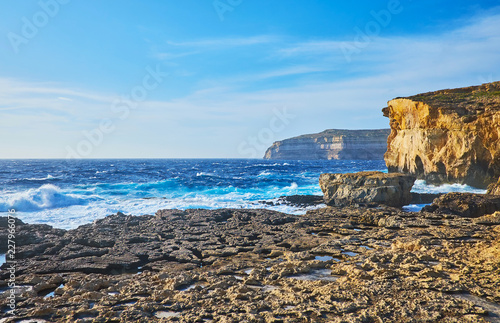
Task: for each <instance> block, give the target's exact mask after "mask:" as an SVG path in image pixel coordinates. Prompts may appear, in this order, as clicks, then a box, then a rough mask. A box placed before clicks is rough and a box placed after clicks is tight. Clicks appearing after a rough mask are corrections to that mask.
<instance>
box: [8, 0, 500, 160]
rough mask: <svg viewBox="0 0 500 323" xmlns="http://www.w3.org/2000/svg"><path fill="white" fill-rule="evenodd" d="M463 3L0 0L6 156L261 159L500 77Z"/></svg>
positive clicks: (495, 52) (481, 19)
mask: <svg viewBox="0 0 500 323" xmlns="http://www.w3.org/2000/svg"><path fill="white" fill-rule="evenodd" d="M499 26H500V6H499V3H498V1H497V0H495V1H487V0H484V1H470V0H454V1H448V0H432V1H431V0H418V1H417V0H400V1H399V0H384V1H374V0H370V1H368V0H358V1H327V0H296V1H290V0H273V1H268V0H183V1H175V0H149V1H139V0H136V1H132V0H121V1H117V0H115V1H112V0H108V1H98V0H38V1H31V0H22V1H9V0H0V138H1V139H0V158H9V159H13V158H261V157H262V156H263V155H264V152H265V150H266V148H267V147H269V146H270V145H271V144H272V143H273V142H274V141H276V140H282V139H285V138H289V137H293V136H298V135H302V134H306V133H316V132H320V131H323V130H325V129H380V128H388V127H389V120H388V119H387V118H384V117H383V115H382V112H381V109H382V108H383V107H385V106H386V105H387V101H389V100H391V99H393V98H395V97H402V96H409V95H414V94H418V93H422V92H428V91H434V90H439V89H445V88H455V87H462V86H470V85H479V84H482V83H486V82H492V81H498V80H500V33H498V29H499Z"/></svg>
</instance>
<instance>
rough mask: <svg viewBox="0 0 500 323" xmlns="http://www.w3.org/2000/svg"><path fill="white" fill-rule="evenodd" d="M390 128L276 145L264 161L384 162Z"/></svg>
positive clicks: (323, 135) (326, 134) (333, 132)
mask: <svg viewBox="0 0 500 323" xmlns="http://www.w3.org/2000/svg"><path fill="white" fill-rule="evenodd" d="M389 133H390V129H378V130H336V129H330V130H325V131H323V132H320V133H317V134H312V135H303V136H299V137H294V138H290V139H285V140H283V141H277V142H275V143H274V144H273V145H272V146H271V147H270V148H268V149H267V151H266V154H265V156H264V159H289V160H294V159H302V160H308V159H309V160H310V159H343V160H348V159H363V160H377V159H383V158H384V157H383V156H384V153H385V151H386V149H387V136H388V135H389Z"/></svg>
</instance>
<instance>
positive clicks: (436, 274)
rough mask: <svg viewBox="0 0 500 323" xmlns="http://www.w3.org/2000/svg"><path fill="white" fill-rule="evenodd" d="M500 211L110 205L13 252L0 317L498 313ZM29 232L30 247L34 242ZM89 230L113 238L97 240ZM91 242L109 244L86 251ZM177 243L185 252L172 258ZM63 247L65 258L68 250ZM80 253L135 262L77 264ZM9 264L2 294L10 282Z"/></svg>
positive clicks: (232, 318) (480, 318) (461, 316)
mask: <svg viewBox="0 0 500 323" xmlns="http://www.w3.org/2000/svg"><path fill="white" fill-rule="evenodd" d="M499 215H500V213H499V212H497V213H495V214H492V215H485V216H483V217H480V218H475V219H473V220H471V219H469V218H464V217H462V216H457V215H453V214H451V213H428V212H419V213H416V212H404V211H402V210H400V209H397V208H392V207H386V206H380V207H378V208H365V207H359V206H356V207H351V206H347V207H325V208H321V209H316V210H311V211H308V213H307V214H306V215H289V214H283V213H279V212H273V211H268V210H187V211H179V210H161V211H158V212H157V214H156V216H137V217H131V216H124V215H113V216H110V217H108V218H106V219H103V220H99V221H96V222H95V223H94V224H91V225H87V226H82V227H79V228H77V229H75V230H71V231H64V230H61V231H62V232H63V234H62V235H60V236H57V235H50V234H49V235H47V237H46V238H45V237H44V236H39V238H40V243H42V244H48V243H50V242H52V243H53V244H54V247H53V248H58V249H57V250H56V251H55V252H54V250H49V249H45V250H43V249H40V251H39V253H38V254H36V253H33V254H35V255H34V256H32V257H30V258H29V259H26V258H22V259H21V258H19V259H17V266H18V268H19V271H17V272H16V284H17V285H18V288H17V289H16V315H15V316H13V315H11V314H9V313H7V312H6V311H3V312H1V313H0V320H2V319H4V318H6V319H7V321H9V322H10V321H16V322H17V321H23V320H29V321H40V322H44V321H46V322H87V321H89V322H90V321H92V322H165V321H177V322H202V321H207V320H208V321H217V322H276V321H283V322H297V321H300V322H382V321H383V322H417V321H418V322H437V321H439V322H441V321H442V322H487V320H489V321H495V319H497V318H498V317H500V316H499V315H498V314H499V309H500V263H499V262H498V259H500V258H499V257H500V226H499V225H498V223H499V222H498V221H499ZM0 223H2V219H1V218H0ZM377 224H382V225H383V226H380V227H377ZM36 228H37V226H36V225H30V224H25V225H20V226H19V227H18V228H17V229H18V230H17V233H19V234H22V235H23V236H26V235H27V233H28V232H29V233H33V232H34V230H35V229H36ZM4 231H6V227H2V226H0V233H3V232H4ZM45 232H48V233H50V232H52V231H51V230H46V231H45ZM141 236H142V237H144V239H140V238H138V237H141ZM68 239H69V241H70V242H71V243H67V244H66V245H65V244H64V243H63V242H66V241H68ZM32 241H33V242H32V243H28V244H26V245H24V246H23V249H24V250H25V251H27V252H29V251H30V250H35V249H36V250H39V249H37V245H38V242H37V241H36V240H32ZM89 241H107V242H104V243H102V244H100V243H97V244H95V243H93V242H92V243H91V244H92V246H88V245H86V244H87V242H89ZM80 242H83V243H84V244H79V243H80ZM111 242H113V243H111ZM85 248H90V250H94V248H95V249H109V252H108V253H106V254H104V255H102V256H96V255H95V254H92V255H91V254H87V255H86V254H84V253H82V251H83V250H87V249H85ZM177 250H182V253H184V252H185V253H186V255H189V256H188V257H186V258H182V259H181V258H177V257H174V256H173V255H172V253H173V252H175V251H177ZM186 250H188V251H186ZM49 251H50V253H48V252H49ZM209 251H210V252H209ZM211 251H214V252H211ZM72 253H74V254H75V255H76V254H78V255H80V256H81V257H80V258H74V257H72V256H71V254H72ZM62 254H64V257H65V258H66V257H69V258H67V259H66V260H62V259H61V258H62V257H61V256H62ZM207 256H208V257H209V258H212V260H211V261H208V258H206V257H207ZM193 257H194V258H193ZM137 259H139V260H137ZM120 261H121V263H120ZM137 261H139V263H137ZM185 261H187V262H185ZM53 263H55V264H60V265H61V266H63V267H62V268H63V269H64V270H61V268H58V267H56V266H54V265H53ZM82 263H85V264H90V265H92V264H94V266H97V264H99V266H101V265H105V266H107V265H109V264H114V265H115V266H118V265H120V267H119V268H125V267H127V266H128V267H131V268H135V269H136V270H137V271H135V272H126V271H120V270H116V271H113V268H112V267H111V268H108V271H107V272H105V273H104V272H95V271H88V272H86V271H84V272H82V270H81V269H82V265H81V264H82ZM4 266H5V267H6V266H7V265H4ZM134 266H135V267H134ZM137 266H139V267H140V268H139V267H137ZM5 267H2V271H1V274H2V275H3V276H2V277H0V287H1V289H0V299H1V301H2V304H6V303H7V299H6V297H7V296H8V295H9V289H8V288H7V282H8V279H6V278H7V276H5V272H6V271H5ZM89 268H92V270H95V269H96V268H97V267H89ZM99 268H100V267H99ZM115 268H116V267H115ZM50 269H51V270H54V271H55V272H47V270H50ZM2 291H4V292H3V293H2ZM51 292H53V294H52V295H51V294H47V293H51ZM5 309H7V307H5ZM2 321H3V320H2Z"/></svg>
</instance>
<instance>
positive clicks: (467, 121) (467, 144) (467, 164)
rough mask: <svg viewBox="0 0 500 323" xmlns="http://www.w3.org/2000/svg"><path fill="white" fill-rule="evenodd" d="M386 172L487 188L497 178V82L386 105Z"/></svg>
mask: <svg viewBox="0 0 500 323" xmlns="http://www.w3.org/2000/svg"><path fill="white" fill-rule="evenodd" d="M382 111H383V113H384V116H386V117H388V118H389V119H390V126H391V134H390V136H389V138H388V141H387V152H386V154H385V156H384V157H385V161H386V164H387V167H388V168H389V171H398V172H405V173H411V174H415V175H417V177H418V178H423V179H426V180H427V181H430V182H435V183H440V182H458V183H466V184H469V185H472V186H476V187H480V188H486V187H487V186H488V184H490V183H492V182H494V181H496V180H497V179H498V178H499V177H500V139H499V138H500V82H495V83H488V84H483V85H481V86H473V87H467V88H460V89H453V90H442V91H437V92H430V93H425V94H420V95H416V96H412V97H408V98H397V99H394V100H392V101H389V102H388V107H386V108H384V109H383V110H382Z"/></svg>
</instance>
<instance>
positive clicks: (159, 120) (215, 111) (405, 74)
mask: <svg viewBox="0 0 500 323" xmlns="http://www.w3.org/2000/svg"><path fill="white" fill-rule="evenodd" d="M499 21H500V15H498V14H496V13H493V14H492V13H490V14H489V15H483V16H480V17H479V16H478V17H474V18H471V19H470V20H468V21H467V24H466V25H465V24H464V25H463V26H462V27H460V28H459V29H456V30H452V31H448V32H443V33H442V34H438V35H432V36H429V35H415V36H407V37H378V38H375V39H373V41H372V42H371V43H370V44H369V45H368V46H366V47H365V48H363V49H362V50H361V52H360V53H358V54H356V55H353V57H352V58H353V59H352V62H351V63H348V62H347V61H346V60H345V58H344V56H343V54H342V51H341V50H340V47H339V46H340V44H341V43H342V41H340V40H338V39H325V40H323V41H311V42H297V43H294V44H289V43H286V42H284V41H283V38H277V37H273V36H257V37H250V38H241V39H240V38H235V39H212V40H202V41H196V42H183V43H170V44H169V45H171V46H172V47H175V48H177V49H179V48H180V49H181V50H182V51H184V53H188V54H189V55H191V53H197V54H198V53H199V52H198V50H202V49H203V50H204V49H210V48H214V47H219V46H221V47H222V46H226V47H238V46H253V45H258V44H271V43H273V44H274V43H275V44H274V45H276V46H270V47H266V48H262V49H261V50H260V51H259V52H258V54H257V55H256V56H259V57H265V59H267V61H266V63H268V64H266V65H263V68H262V69H260V70H252V71H251V72H250V73H248V72H247V73H245V74H244V75H241V74H239V73H240V71H239V70H235V71H234V72H233V73H229V74H224V75H218V76H217V77H213V76H212V77H210V78H206V79H203V80H201V81H200V84H201V85H203V86H200V87H198V88H197V89H196V90H193V91H192V92H191V94H189V95H186V96H184V97H181V98H177V99H175V100H160V99H158V98H157V99H155V100H149V101H146V102H143V103H141V107H140V108H139V109H137V110H135V111H132V113H131V115H130V117H129V118H128V119H127V120H119V121H117V122H116V127H117V131H116V132H115V133H113V134H111V135H110V136H109V137H108V138H107V139H106V140H105V141H104V143H103V146H102V147H100V149H98V150H96V152H100V151H104V152H105V153H106V154H107V156H109V155H110V154H111V155H112V154H113V153H116V156H122V157H123V152H122V151H118V150H117V149H118V148H116V147H121V146H124V145H125V146H126V145H127V143H135V144H136V145H140V142H147V143H148V147H163V145H164V144H165V142H168V147H169V149H171V150H170V151H165V153H164V155H158V154H159V152H158V151H157V150H155V151H154V152H153V151H152V152H151V155H154V156H156V157H161V156H165V157H185V156H190V157H195V156H193V151H194V152H198V153H199V154H198V155H196V156H197V157H216V156H221V157H241V156H239V155H238V153H237V149H236V146H237V144H238V142H241V141H242V140H245V138H247V137H248V136H250V135H255V134H257V133H258V132H259V130H260V129H262V128H263V127H265V126H266V124H268V122H269V120H270V118H272V116H273V113H272V109H274V108H277V107H278V108H280V107H287V108H288V109H289V111H290V112H291V113H293V114H294V115H296V116H297V117H296V118H295V119H294V120H293V122H292V123H291V124H290V126H289V127H287V128H286V129H285V130H284V131H283V132H282V133H280V134H279V135H277V137H276V138H275V139H276V140H278V139H282V138H285V137H287V136H293V135H298V134H301V133H310V132H315V131H321V130H324V129H327V128H351V129H352V128H380V127H388V120H387V119H385V118H384V117H383V116H382V114H381V112H380V109H381V108H383V107H384V106H385V104H386V102H387V101H388V100H390V99H392V98H394V97H396V96H407V95H412V94H417V93H420V92H425V91H431V90H438V89H441V88H452V87H459V86H468V85H474V84H479V83H481V82H482V81H494V80H498V79H500V56H499V55H498V53H500V34H498V32H497V30H498V22H499ZM279 44H282V46H281V49H278V50H276V49H275V48H276V47H277V46H278V45H279ZM179 55H180V54H179ZM189 55H187V54H186V56H189ZM158 57H159V58H160V56H158ZM166 58H172V59H175V57H173V56H172V57H168V56H164V57H163V59H166ZM318 72H321V73H323V74H322V75H321V78H317V77H310V76H311V74H312V73H318ZM279 77H287V78H286V80H293V81H294V82H288V83H286V84H285V83H282V82H274V81H276V79H277V78H279ZM263 80H265V81H269V84H268V83H266V85H265V87H264V86H261V87H258V86H255V84H256V83H258V82H260V81H263ZM165 86H166V85H165ZM160 92H161V91H160ZM155 93H156V92H155ZM153 95H154V93H153ZM115 98H116V96H114V95H111V94H106V93H94V92H89V91H85V90H79V89H68V88H65V87H64V86H61V85H58V84H51V83H29V82H22V81H18V80H12V79H5V78H4V79H1V78H0V99H1V101H0V102H1V103H0V115H1V118H0V122H1V123H2V127H0V128H1V129H2V130H0V135H1V136H2V137H7V136H10V137H9V138H15V137H16V136H17V137H19V138H20V139H18V140H19V143H20V145H21V144H22V143H23V142H25V143H26V142H27V141H29V140H34V139H33V138H37V140H38V141H39V142H40V145H42V146H45V147H47V149H48V150H51V151H52V152H53V153H52V154H57V152H58V151H61V154H62V153H63V149H61V147H64V146H65V145H67V144H72V143H76V142H77V140H79V138H80V137H81V131H82V130H91V129H92V127H94V126H95V125H96V124H98V122H99V120H100V119H102V118H105V117H112V118H113V117H114V118H115V119H116V116H113V114H112V112H111V111H110V104H111V102H112V101H113V100H114V99H115ZM67 99H69V100H72V101H68V100H67ZM34 115H37V116H34ZM51 116H52V117H51ZM37 118H38V120H43V122H40V123H37V122H36V120H37ZM23 120H24V121H23ZM7 123H8V127H3V125H6V124H7ZM89 127H90V128H89ZM214 127H217V129H219V131H214ZM58 131H60V132H64V134H65V135H64V136H61V135H59V136H57V135H54V134H55V133H57V132H58ZM26 133H29V134H31V135H32V136H33V137H31V138H27V137H26V135H25V134H26ZM204 134H205V135H204ZM120 143H121V144H120ZM0 145H4V144H3V143H2V144H0ZM9 145H10V144H9ZM131 145H132V144H131ZM4 147H7V144H5V146H4ZM9 147H10V146H9ZM7 148H8V147H7ZM156 149H158V148H156ZM127 151H128V152H130V154H132V155H130V156H129V157H141V156H134V155H133V151H134V146H131V147H130V149H128V150H127ZM0 152H2V153H3V154H6V151H5V149H2V146H0ZM262 153H263V151H262ZM119 154H121V155H119ZM100 156H101V155H93V156H91V157H100ZM59 157H64V155H60V156H59Z"/></svg>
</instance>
